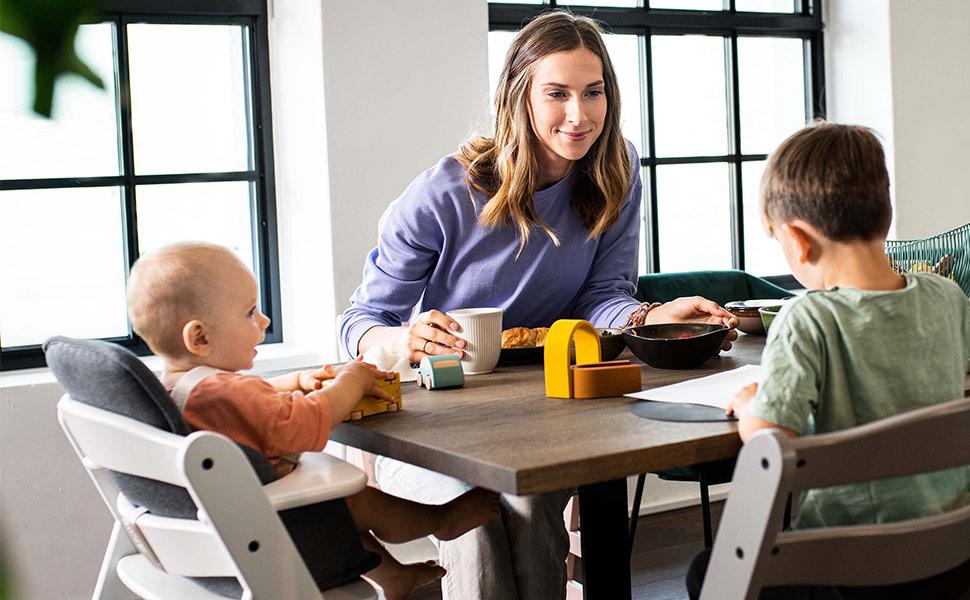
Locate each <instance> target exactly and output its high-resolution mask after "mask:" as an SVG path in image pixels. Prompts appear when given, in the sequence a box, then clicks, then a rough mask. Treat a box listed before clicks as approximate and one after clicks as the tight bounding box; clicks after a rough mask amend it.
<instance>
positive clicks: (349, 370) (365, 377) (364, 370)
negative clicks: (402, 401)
mask: <svg viewBox="0 0 970 600" xmlns="http://www.w3.org/2000/svg"><path fill="white" fill-rule="evenodd" d="M334 373H335V375H336V380H337V381H351V382H353V383H354V384H356V385H358V386H359V389H360V390H361V396H368V395H370V396H376V397H377V398H380V399H382V400H394V398H393V397H392V396H391V395H390V394H388V393H387V392H385V391H384V390H382V389H381V388H380V387H379V386H378V380H380V379H384V378H387V377H390V376H391V374H390V373H388V372H386V371H381V370H380V369H378V368H377V367H375V366H374V365H372V364H370V363H365V362H364V361H363V360H362V359H361V358H360V357H358V358H357V360H354V361H351V362H348V363H344V364H342V365H340V366H339V367H337V368H336V369H335V370H334Z"/></svg>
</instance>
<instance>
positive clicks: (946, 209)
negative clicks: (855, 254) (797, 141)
mask: <svg viewBox="0 0 970 600" xmlns="http://www.w3.org/2000/svg"><path fill="white" fill-rule="evenodd" d="M826 8H827V12H826V17H825V21H826V33H825V35H826V38H825V42H826V55H827V60H826V70H827V73H826V83H827V87H828V116H829V119H830V120H832V121H837V122H841V123H859V124H863V125H868V126H870V127H872V128H874V129H875V130H876V131H878V132H879V133H880V134H881V135H882V136H883V139H884V144H885V147H886V154H887V160H888V162H889V170H890V176H891V177H892V191H893V200H894V206H895V220H894V223H893V230H892V231H891V233H890V237H895V238H898V239H912V238H919V237H925V236H928V235H932V234H934V233H939V232H941V231H945V230H947V229H951V228H953V227H955V226H958V225H962V224H964V223H967V222H970V168H967V165H968V164H970V146H968V144H967V142H966V140H967V139H970V2H966V0H933V1H932V2H931V1H929V0H829V1H828V3H827V6H826Z"/></svg>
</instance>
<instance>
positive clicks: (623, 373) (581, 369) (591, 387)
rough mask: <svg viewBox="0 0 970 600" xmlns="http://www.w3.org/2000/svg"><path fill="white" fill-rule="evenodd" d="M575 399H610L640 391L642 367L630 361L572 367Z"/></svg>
mask: <svg viewBox="0 0 970 600" xmlns="http://www.w3.org/2000/svg"><path fill="white" fill-rule="evenodd" d="M570 374H571V375H572V378H573V398H610V397H613V396H622V395H623V394H629V393H631V392H639V391H640V366H639V365H634V364H632V363H630V361H628V360H614V361H609V362H598V363H588V364H585V365H574V366H572V367H570Z"/></svg>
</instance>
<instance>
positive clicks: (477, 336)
mask: <svg viewBox="0 0 970 600" xmlns="http://www.w3.org/2000/svg"><path fill="white" fill-rule="evenodd" d="M447 314H448V316H449V317H451V318H452V319H454V320H455V321H457V322H458V325H459V326H460V327H461V331H458V332H454V331H451V332H449V333H451V334H452V335H455V336H457V337H460V338H461V339H463V340H465V347H464V348H463V350H464V354H463V355H462V357H461V367H462V370H464V371H465V375H479V374H481V373H491V372H492V371H493V370H495V365H497V364H498V357H499V354H500V353H501V352H502V309H501V308H461V309H458V310H451V311H448V313H447Z"/></svg>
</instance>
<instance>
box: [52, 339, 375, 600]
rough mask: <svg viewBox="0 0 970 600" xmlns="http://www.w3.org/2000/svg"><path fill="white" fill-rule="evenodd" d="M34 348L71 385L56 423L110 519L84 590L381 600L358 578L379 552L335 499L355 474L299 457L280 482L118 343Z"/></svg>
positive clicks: (356, 483) (197, 599)
mask: <svg viewBox="0 0 970 600" xmlns="http://www.w3.org/2000/svg"><path fill="white" fill-rule="evenodd" d="M44 351H45V353H46V355H47V361H48V365H50V367H51V370H52V371H53V373H54V375H55V377H57V380H58V382H59V383H60V384H61V385H62V386H63V387H64V389H65V390H66V392H67V393H66V394H65V395H64V397H63V398H62V399H61V400H60V402H59V403H58V419H59V421H60V423H61V426H62V428H63V429H64V432H65V434H66V435H67V437H68V439H69V440H70V442H71V445H72V446H73V448H74V450H75V451H76V452H77V455H78V458H80V460H81V462H82V464H83V465H84V467H85V469H86V470H87V471H88V474H89V475H90V477H91V480H92V481H93V483H94V484H95V487H96V488H97V489H98V492H99V493H100V495H101V497H102V499H103V500H104V502H105V505H106V506H107V507H108V511H109V512H110V513H111V514H112V516H113V517H114V519H115V523H114V527H113V529H112V532H111V537H110V541H109V543H108V548H107V551H106V553H105V557H104V561H103V563H102V567H101V573H100V575H99V577H98V583H97V586H96V588H95V592H94V598H96V599H115V598H131V595H132V593H134V594H136V595H137V596H139V597H141V598H146V599H152V600H156V599H157V600H175V599H179V600H181V599H186V600H214V599H216V598H225V597H227V596H229V597H236V598H243V599H244V600H249V599H278V598H299V599H302V598H316V599H321V600H365V599H376V598H378V595H377V593H376V591H375V590H374V588H373V587H372V586H371V585H370V584H369V583H367V582H366V581H364V580H363V579H361V578H360V577H359V576H360V574H361V573H364V572H366V571H368V570H370V569H372V568H373V567H374V566H376V565H377V563H378V561H379V559H378V558H377V557H376V555H373V554H371V553H369V552H367V551H365V550H364V549H363V547H362V546H361V543H360V539H359V536H358V533H357V530H356V527H355V525H354V523H353V520H352V517H351V516H350V513H349V511H348V510H347V506H346V503H344V502H343V500H342V499H341V498H343V497H345V496H348V495H350V494H353V493H356V492H357V491H359V490H361V489H363V487H364V485H365V476H364V474H363V473H362V472H361V471H360V470H359V469H356V468H355V467H353V466H351V465H349V464H347V463H345V462H343V461H340V460H338V459H336V458H334V457H331V456H329V455H327V454H323V453H307V454H304V455H303V456H302V457H301V460H300V465H299V467H297V469H296V470H295V471H294V472H293V473H291V474H290V475H287V476H286V477H283V478H279V479H276V474H275V471H274V469H273V467H272V465H271V464H270V463H269V462H268V461H267V460H266V459H265V458H264V457H263V456H261V455H260V454H258V453H256V452H255V451H253V450H252V449H249V448H246V447H243V446H239V445H237V444H235V443H234V442H232V441H231V440H229V439H228V438H227V437H225V436H223V435H220V434H217V433H213V432H208V431H197V432H195V433H190V432H189V430H188V426H187V425H186V424H185V422H184V420H182V417H181V415H180V414H179V412H178V410H177V409H176V407H175V404H174V402H173V401H172V400H171V398H170V397H169V395H168V394H167V393H166V392H165V390H164V388H163V387H162V385H161V383H160V382H159V381H158V379H156V378H155V376H154V375H153V374H152V373H151V371H149V370H148V369H147V367H145V366H144V364H142V362H141V361H140V360H139V359H138V358H137V357H135V356H134V355H133V354H131V353H130V352H129V351H127V350H125V349H124V348H121V347H120V346H117V345H114V344H109V343H106V342H98V341H88V340H72V339H68V338H60V337H58V338H52V339H50V340H48V341H47V342H46V343H45V344H44ZM321 590H322V591H321Z"/></svg>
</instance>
